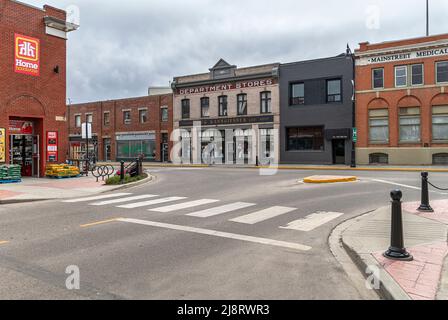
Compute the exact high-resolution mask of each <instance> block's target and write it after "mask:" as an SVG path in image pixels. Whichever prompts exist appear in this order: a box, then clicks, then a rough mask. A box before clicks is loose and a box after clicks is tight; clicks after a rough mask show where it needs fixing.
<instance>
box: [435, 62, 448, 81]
mask: <svg viewBox="0 0 448 320" xmlns="http://www.w3.org/2000/svg"><path fill="white" fill-rule="evenodd" d="M436 69H437V83H445V82H448V61H442V62H437V63H436Z"/></svg>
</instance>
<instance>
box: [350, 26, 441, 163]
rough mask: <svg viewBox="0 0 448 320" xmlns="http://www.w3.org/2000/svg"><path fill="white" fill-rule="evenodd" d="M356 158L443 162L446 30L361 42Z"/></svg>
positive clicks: (382, 161)
mask: <svg viewBox="0 0 448 320" xmlns="http://www.w3.org/2000/svg"><path fill="white" fill-rule="evenodd" d="M355 55H356V122H357V125H356V126H357V128H358V136H359V137H358V143H357V162H358V163H359V164H361V165H363V164H369V163H370V164H376V163H381V164H390V165H432V164H436V165H437V164H448V34H443V35H436V36H430V37H422V38H416V39H407V40H399V41H390V42H384V43H378V44H370V43H368V42H366V43H361V44H360V48H359V49H358V50H357V51H356V53H355Z"/></svg>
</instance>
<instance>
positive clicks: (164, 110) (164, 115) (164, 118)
mask: <svg viewBox="0 0 448 320" xmlns="http://www.w3.org/2000/svg"><path fill="white" fill-rule="evenodd" d="M160 110H161V112H162V121H163V122H168V108H161V109H160Z"/></svg>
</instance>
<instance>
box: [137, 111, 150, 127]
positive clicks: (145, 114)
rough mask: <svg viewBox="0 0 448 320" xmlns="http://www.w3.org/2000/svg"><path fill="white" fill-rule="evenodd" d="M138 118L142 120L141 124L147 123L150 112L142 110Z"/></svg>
mask: <svg viewBox="0 0 448 320" xmlns="http://www.w3.org/2000/svg"><path fill="white" fill-rule="evenodd" d="M138 118H139V119H140V123H142V124H143V123H146V122H147V121H148V110H146V109H142V110H139V111H138Z"/></svg>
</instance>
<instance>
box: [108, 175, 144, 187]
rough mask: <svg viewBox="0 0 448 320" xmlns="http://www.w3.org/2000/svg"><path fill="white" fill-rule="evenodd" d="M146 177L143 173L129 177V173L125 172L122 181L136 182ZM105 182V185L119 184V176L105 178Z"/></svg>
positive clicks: (125, 182)
mask: <svg viewBox="0 0 448 320" xmlns="http://www.w3.org/2000/svg"><path fill="white" fill-rule="evenodd" d="M147 177H148V175H147V174H143V175H141V176H136V177H131V176H130V175H128V174H127V175H126V176H125V177H124V182H123V184H127V183H132V182H137V181H140V180H143V179H146V178H147ZM106 184H107V185H119V184H121V181H120V176H113V177H111V178H109V179H107V180H106Z"/></svg>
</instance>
